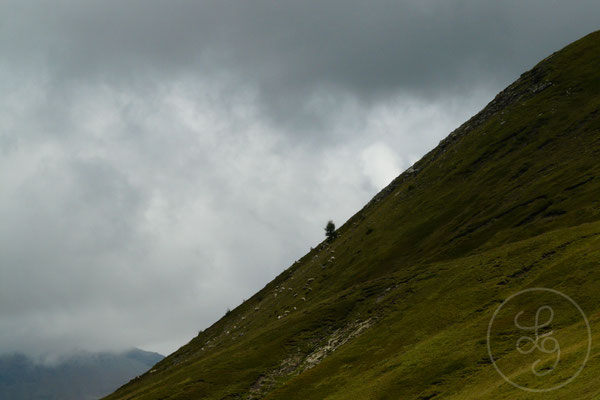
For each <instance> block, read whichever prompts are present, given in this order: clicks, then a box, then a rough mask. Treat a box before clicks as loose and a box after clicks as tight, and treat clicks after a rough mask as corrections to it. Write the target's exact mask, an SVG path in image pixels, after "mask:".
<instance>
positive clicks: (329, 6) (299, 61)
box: [3, 0, 600, 118]
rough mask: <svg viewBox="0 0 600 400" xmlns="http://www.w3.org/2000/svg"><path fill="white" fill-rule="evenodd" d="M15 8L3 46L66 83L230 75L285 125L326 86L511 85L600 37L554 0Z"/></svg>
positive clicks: (371, 93) (581, 13)
mask: <svg viewBox="0 0 600 400" xmlns="http://www.w3.org/2000/svg"><path fill="white" fill-rule="evenodd" d="M26 3H27V2H26ZM5 8H6V10H7V11H8V12H4V13H3V14H4V19H5V21H4V24H3V25H6V24H7V23H8V26H9V27H13V28H14V29H12V30H11V31H10V32H9V34H5V35H3V37H4V40H3V42H4V46H10V47H11V48H12V49H13V50H14V51H16V52H19V53H30V54H29V56H30V57H33V58H34V59H39V58H40V57H41V58H43V59H44V60H47V61H48V65H49V66H50V68H52V69H54V70H53V71H52V73H53V74H57V75H58V76H59V77H61V78H62V79H66V80H84V81H85V80H87V79H90V78H96V79H102V80H109V81H114V80H126V81H128V82H130V83H131V82H132V81H136V80H137V79H140V80H142V82H145V81H143V78H144V77H147V76H148V74H150V76H152V77H155V76H156V74H159V75H162V76H163V78H169V77H171V78H172V77H173V76H177V75H178V74H189V75H192V76H209V75H210V76H213V77H215V76H216V77H219V76H229V77H231V79H233V80H234V82H235V84H241V85H249V86H255V87H257V88H258V90H259V93H260V95H261V98H262V100H263V101H264V102H265V104H266V105H267V106H268V109H269V111H273V112H272V114H274V116H275V117H277V118H281V115H280V114H281V113H284V115H286V116H288V117H289V115H288V114H293V113H294V112H302V111H303V109H304V108H306V107H309V106H308V105H307V104H306V100H307V99H308V98H310V96H311V95H315V94H316V93H317V91H318V89H320V88H323V90H326V91H330V92H331V91H335V90H338V91H340V92H342V94H350V95H354V96H356V97H358V98H360V99H367V100H372V99H374V98H375V99H376V98H377V96H381V95H393V94H396V93H398V91H406V92H408V93H410V94H417V95H433V96H436V95H437V96H441V95H445V94H446V93H447V91H448V90H459V91H462V92H463V93H465V92H466V91H468V90H469V89H470V88H471V87H472V86H473V85H474V84H479V83H480V82H481V81H488V82H489V83H490V84H491V85H498V84H502V85H504V84H506V83H508V82H509V81H510V80H512V79H514V78H515V76H516V75H517V74H518V73H520V72H522V70H523V69H524V68H527V67H531V66H532V64H533V63H534V62H536V61H538V60H539V59H540V58H542V57H543V56H545V55H547V54H548V53H549V52H551V51H553V50H555V49H557V48H559V47H561V46H563V45H565V44H567V43H568V42H570V41H572V40H574V39H576V38H578V37H580V36H582V35H583V34H585V33H588V32H589V31H591V30H594V29H596V23H597V18H596V15H598V12H599V11H600V6H599V5H598V3H597V2H595V1H578V2H577V1H576V2H557V1H547V0H543V1H542V0H535V1H524V2H523V1H513V0H511V1H503V2H496V1H493V2H482V1H479V0H477V1H476V0H470V1H430V0H425V1H418V2H417V1H406V0H405V1H370V2H365V1H347V0H343V1H342V0H325V1H323V0H319V1H282V2H281V1H271V0H259V1H244V2H242V1H196V2H189V1H169V2H164V1H158V0H144V1H141V0H140V1H126V2H86V1H83V2H82V1H64V0H63V1H59V2H52V3H48V2H43V3H42V4H41V5H40V4H36V5H35V6H34V5H31V4H30V5H11V6H5ZM5 29H6V28H5ZM9 29H10V28H9ZM10 33H12V34H10ZM508 60H510V61H511V62H507V61H508Z"/></svg>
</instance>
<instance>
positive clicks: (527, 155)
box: [107, 32, 600, 400]
mask: <svg viewBox="0 0 600 400" xmlns="http://www.w3.org/2000/svg"><path fill="white" fill-rule="evenodd" d="M599 113H600V33H599V32H596V33H593V34H590V35H588V36H587V37H585V38H583V39H581V40H579V41H577V42H575V43H573V44H571V45H569V46H568V47H566V48H565V49H563V50H561V51H560V52H557V53H555V54H553V55H551V56H550V57H548V58H546V59H545V60H543V61H542V62H540V63H539V64H538V65H537V66H536V67H535V68H533V69H532V70H531V71H529V72H526V73H524V74H523V75H522V76H521V77H520V78H519V79H518V80H517V81H516V82H515V83H513V84H512V85H510V86H509V87H508V88H507V89H505V90H504V91H502V92H501V93H500V94H499V95H498V96H497V97H496V98H495V99H494V100H493V101H492V102H491V103H490V104H489V105H488V106H487V107H486V108H485V109H484V110H482V111H481V112H480V113H478V114H477V115H475V116H474V117H473V118H472V119H470V120H469V121H467V122H466V123H465V124H463V125H462V126H461V127H459V128H458V129H457V130H455V131H454V132H452V133H451V134H450V135H449V136H448V137H447V138H446V139H445V140H443V141H442V142H441V143H440V144H439V146H438V147H436V148H435V149H434V150H433V151H431V152H430V153H429V154H427V155H426V156H425V157H424V158H423V159H422V160H420V161H419V162H418V163H416V164H415V165H414V166H413V167H412V168H410V169H409V170H408V171H406V172H405V173H403V174H402V175H400V176H399V177H398V178H396V179H395V180H394V181H393V182H392V183H391V184H390V185H389V186H388V187H387V188H386V189H384V190H383V191H382V192H381V193H380V194H378V195H377V196H376V197H375V198H374V199H373V200H372V201H371V202H370V203H369V204H367V205H366V206H365V207H364V208H363V209H362V210H361V211H360V212H358V213H357V214H356V215H355V216H354V217H352V218H351V219H350V220H349V221H348V222H347V223H346V224H345V225H344V226H342V227H341V228H340V229H339V237H338V238H337V239H335V240H334V241H332V242H331V243H327V242H323V243H321V244H320V245H319V246H318V247H317V248H315V249H314V250H313V251H311V252H310V253H308V254H307V255H306V256H304V257H303V258H302V259H300V260H298V261H297V262H296V263H294V264H293V265H292V266H290V267H289V268H288V269H286V270H285V271H284V272H283V273H282V274H281V275H280V276H279V277H277V278H276V279H275V280H273V281H272V282H271V283H269V284H268V285H267V286H265V288H264V289H263V290H261V291H260V292H258V293H257V294H256V295H254V296H253V297H252V298H251V299H249V300H247V301H246V302H245V303H244V304H242V305H241V306H239V307H238V308H236V309H235V310H233V311H232V312H231V313H229V314H228V315H226V316H224V317H223V318H222V319H221V320H219V321H218V322H217V323H215V324H214V325H213V326H211V327H210V328H209V329H207V330H206V331H204V332H202V333H201V334H199V335H198V337H196V338H194V339H193V340H192V341H190V342H189V343H188V344H187V345H185V346H183V347H182V348H181V349H179V350H178V351H177V352H175V353H174V354H172V355H170V356H169V357H167V358H166V359H164V360H163V361H161V362H160V363H158V364H157V365H156V366H155V367H154V368H153V370H152V371H150V372H149V373H147V374H145V375H143V376H141V377H140V378H139V379H136V380H134V381H132V382H130V383H129V384H128V385H126V386H124V387H122V388H121V389H119V390H118V391H117V392H116V393H115V394H113V395H111V396H109V397H107V399H262V398H265V399H302V400H305V399H331V400H333V399H433V398H436V399H438V398H440V399H441V398H443V399H482V398H485V399H537V398H544V399H546V398H548V399H573V398H577V399H594V398H600V381H599V380H598V379H597V376H598V375H599V374H600V349H599V348H598V347H597V346H593V347H592V354H591V357H590V359H589V362H588V364H587V366H586V368H585V369H584V370H583V371H582V373H581V374H580V375H579V376H578V377H577V379H576V380H575V381H574V382H573V383H571V384H570V385H568V386H566V387H565V388H563V389H560V390H555V391H552V392H548V393H544V394H535V393H529V392H526V391H522V390H519V389H517V388H516V387H514V386H512V385H510V384H509V383H507V382H506V381H505V380H503V379H502V377H501V376H500V375H499V374H498V373H497V372H496V370H495V369H494V367H493V365H492V363H491V361H490V357H489V356H488V350H487V341H486V335H487V329H488V323H489V321H490V319H491V317H492V315H493V314H494V311H495V310H496V308H497V307H498V305H499V304H500V303H502V301H503V300H504V299H507V298H508V297H509V296H510V295H511V294H513V293H515V292H517V291H519V290H521V289H523V288H529V287H537V286H542V287H549V288H553V289H557V290H560V291H561V292H564V293H565V294H567V295H568V296H571V297H572V298H573V299H574V300H575V301H576V302H577V303H578V304H579V305H580V306H581V308H582V310H583V311H584V312H585V314H586V315H587V316H588V317H589V319H590V323H591V326H592V332H593V333H596V330H594V329H593V328H594V327H595V326H596V325H597V322H598V320H599V319H600V263H599V262H600V163H599V160H600V118H599V117H600V114H599ZM273 245H276V244H275V243H274V244H273ZM553 329H554V330H555V331H557V332H559V333H560V334H561V338H562V339H563V341H564V342H565V344H564V346H563V347H562V358H561V363H562V364H561V367H562V366H564V368H566V369H563V370H560V371H558V372H559V373H555V374H554V375H553V374H549V375H548V376H547V377H546V379H547V380H550V381H551V380H556V381H557V382H558V381H560V380H561V379H564V376H561V374H563V372H564V371H568V370H569V368H571V369H572V368H573V367H574V366H575V365H576V364H577V359H578V357H581V356H582V354H583V353H585V350H586V346H585V343H584V342H586V340H585V339H586V338H584V337H583V336H582V335H581V334H580V333H581V332H582V322H581V321H577V320H575V319H573V318H571V319H564V318H563V319H558V318H557V320H556V324H555V325H554V326H553ZM599 335H600V334H599ZM508 336H509V335H508V334H506V332H503V331H500V332H499V333H498V334H497V336H494V339H498V340H499V341H500V342H501V348H502V351H501V355H500V358H502V361H503V362H504V363H505V364H504V365H508V366H512V367H514V368H513V375H512V377H513V378H514V379H516V380H518V381H519V382H520V383H522V384H523V385H525V386H527V385H531V386H532V387H534V386H535V385H536V384H537V382H534V380H531V382H529V381H528V378H527V376H528V375H527V373H528V372H529V371H527V370H526V368H523V369H519V368H518V367H519V366H518V365H517V364H516V363H517V361H516V360H517V358H518V357H517V351H516V349H515V347H514V346H512V347H511V346H510V343H511V342H510V340H508V339H513V338H512V337H510V338H509V337H508ZM517 338H518V337H517ZM594 340H595V342H597V343H600V337H598V336H595V337H594ZM546 361H548V360H545V361H544V362H546ZM511 363H512V364H511ZM561 371H563V372H561Z"/></svg>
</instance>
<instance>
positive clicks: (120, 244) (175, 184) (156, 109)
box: [0, 0, 600, 354]
mask: <svg viewBox="0 0 600 400" xmlns="http://www.w3.org/2000/svg"><path fill="white" fill-rule="evenodd" d="M0 11H1V12H0V49H1V50H2V56H1V57H0V92H1V93H2V96H0V221H2V223H1V224H0V350H5V351H13V350H18V351H24V352H29V353H34V354H40V353H45V352H51V353H61V352H65V351H69V350H73V349H74V348H84V349H90V350H94V349H114V348H119V347H125V346H131V345H137V346H141V347H147V348H149V349H150V350H158V351H162V352H165V353H166V352H169V351H172V350H174V349H175V348H177V347H178V346H179V345H182V344H183V343H185V342H186V341H187V340H189V338H190V337H191V336H192V335H193V334H194V333H195V332H196V331H197V330H198V329H200V328H204V327H206V326H207V325H209V324H210V323H211V322H213V321H214V320H215V319H217V318H218V317H219V316H220V315H221V314H222V313H223V312H224V311H225V309H226V308H227V307H233V306H235V305H236V304H238V303H239V302H240V301H241V300H242V299H243V298H247V297H249V296H250V295H251V294H252V293H253V292H255V291H256V290H257V289H259V288H261V287H262V286H263V285H264V284H265V283H266V282H267V281H269V280H270V279H271V278H272V277H273V276H275V275H276V274H278V273H279V272H280V271H281V270H282V269H283V268H285V267H286V266H287V265H290V264H291V263H292V262H293V260H294V259H295V258H297V257H300V256H302V255H303V254H304V253H305V251H306V250H308V248H309V247H310V246H311V245H314V244H315V243H316V242H318V241H319V240H321V238H322V225H323V222H324V221H327V220H328V219H329V218H334V219H335V220H336V222H338V223H339V222H342V221H343V220H344V219H346V218H348V217H349V216H350V215H351V214H352V213H353V212H354V211H355V210H357V209H358V208H359V207H360V206H361V205H362V204H364V203H365V202H366V201H368V199H369V198H370V197H371V196H372V195H373V194H374V193H375V192H376V191H377V190H378V189H380V188H381V187H383V186H384V185H385V184H386V183H387V182H389V181H390V180H391V179H392V178H393V177H394V176H395V175H396V174H397V173H399V172H400V171H401V170H402V169H405V168H407V167H408V166H410V164H411V163H412V162H414V161H416V160H417V159H418V158H419V157H420V156H421V155H422V154H424V153H425V152H426V151H427V150H429V149H430V148H431V147H432V146H434V145H435V143H437V141H439V140H440V139H441V138H442V137H443V136H444V135H446V134H448V133H449V132H450V131H451V130H452V129H453V128H455V127H456V126H457V125H458V124H459V123H461V122H462V121H464V120H465V119H466V118H468V117H469V116H470V115H472V114H473V113H474V112H476V111H477V110H478V108H481V107H482V106H483V105H484V104H485V102H486V101H489V100H490V99H491V98H492V97H493V95H494V94H495V93H496V92H497V91H498V90H500V89H501V88H502V87H503V86H504V85H506V84H507V83H509V82H510V81H511V80H513V79H514V78H516V77H517V76H518V74H519V73H521V72H523V71H524V70H525V69H527V68H529V67H531V66H533V64H534V63H535V62H536V61H538V60H539V59H541V58H543V57H544V56H546V55H548V54H549V53H550V52H552V51H554V50H557V49H559V48H560V47H562V46H563V45H565V44H567V43H568V42H570V41H572V40H574V39H576V38H578V37H580V36H582V35H583V34H585V33H588V32H589V31H592V30H594V29H596V28H597V27H596V26H594V24H595V23H596V16H597V15H599V11H600V5H598V4H597V2H596V1H594V2H592V1H587V2H585V1H581V2H568V3H567V2H556V1H541V0H540V1H537V0H536V1H530V2H517V1H503V2H497V1H494V2H481V1H458V0H453V1H438V2H433V1H421V0H420V1H412V2H409V1H370V2H366V1H341V0H340V1H266V0H262V1H223V0H220V1H195V2H191V1H158V0H144V1H141V0H140V1H121V2H117V1H75V0H69V1H67V0H61V1H55V2H45V1H43V2H33V1H18V2H17V1H14V2H12V1H1V0H0Z"/></svg>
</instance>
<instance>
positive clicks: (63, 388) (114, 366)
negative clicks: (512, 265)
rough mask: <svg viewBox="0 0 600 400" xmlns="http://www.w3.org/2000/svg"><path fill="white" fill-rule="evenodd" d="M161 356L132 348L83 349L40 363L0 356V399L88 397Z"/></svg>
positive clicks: (88, 399) (75, 399) (105, 390)
mask: <svg viewBox="0 0 600 400" xmlns="http://www.w3.org/2000/svg"><path fill="white" fill-rule="evenodd" d="M162 359H163V356H161V355H160V354H157V353H150V352H147V351H142V350H138V349H134V350H131V351H128V352H125V353H120V354H112V353H83V354H79V355H77V356H72V357H69V358H66V359H64V360H62V361H60V362H56V363H52V364H47V365H41V364H38V363H35V362H34V361H33V360H31V359H30V358H28V357H26V356H24V355H22V354H12V355H4V356H1V357H0V399H6V400H9V399H10V400H42V399H43V400H92V399H98V398H100V397H102V396H105V395H107V394H108V393H110V392H112V391H114V390H115V389H116V388H117V387H119V386H120V385H122V384H123V383H125V382H127V381H128V380H129V379H131V378H133V377H135V376H137V375H138V374H141V373H144V372H146V371H147V370H148V369H149V368H150V367H151V366H152V365H154V364H156V363H157V362H159V361H160V360H162Z"/></svg>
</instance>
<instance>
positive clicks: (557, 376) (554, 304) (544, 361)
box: [487, 288, 592, 393]
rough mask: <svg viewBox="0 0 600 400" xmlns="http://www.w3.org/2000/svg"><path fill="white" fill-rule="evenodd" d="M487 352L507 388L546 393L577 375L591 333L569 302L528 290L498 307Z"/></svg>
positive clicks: (554, 293) (544, 291)
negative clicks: (505, 382) (511, 386)
mask: <svg viewBox="0 0 600 400" xmlns="http://www.w3.org/2000/svg"><path fill="white" fill-rule="evenodd" d="M582 343H583V345H582ZM487 347H488V354H489V356H490V359H491V361H492V364H493V365H494V368H496V371H498V373H499V374H500V376H502V378H504V380H506V381H507V382H508V383H510V384H511V385H513V386H515V387H517V388H519V389H522V390H526V391H528V392H536V393H540V392H549V391H552V390H556V389H560V388H561V387H563V386H565V385H567V384H569V383H570V382H572V381H573V380H574V379H575V378H576V377H577V375H579V374H580V373H581V371H582V370H583V368H584V367H585V364H586V363H587V361H588V359H589V357H590V352H591V350H592V330H591V327H590V323H589V321H588V319H587V317H586V315H585V313H584V312H583V310H582V309H581V307H579V305H578V304H577V303H576V302H575V301H574V300H573V299H572V298H570V297H569V296H567V295H566V294H564V293H561V292H559V291H558V290H554V289H547V288H531V289H525V290H522V291H520V292H517V293H515V294H513V295H511V296H510V297H508V298H507V299H506V300H504V302H502V304H500V306H498V308H497V309H496V311H495V312H494V315H493V316H492V319H491V320H490V323H489V325H488V332H487ZM515 350H516V351H515Z"/></svg>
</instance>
